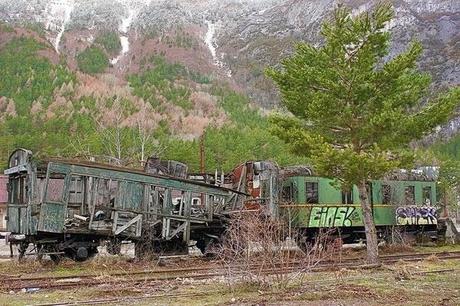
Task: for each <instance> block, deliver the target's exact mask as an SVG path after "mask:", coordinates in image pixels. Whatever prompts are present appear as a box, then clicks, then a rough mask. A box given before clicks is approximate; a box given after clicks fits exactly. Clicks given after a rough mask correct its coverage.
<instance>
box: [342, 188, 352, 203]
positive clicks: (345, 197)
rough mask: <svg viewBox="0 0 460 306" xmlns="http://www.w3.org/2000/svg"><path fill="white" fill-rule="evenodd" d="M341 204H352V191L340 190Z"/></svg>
mask: <svg viewBox="0 0 460 306" xmlns="http://www.w3.org/2000/svg"><path fill="white" fill-rule="evenodd" d="M342 204H353V190H342Z"/></svg>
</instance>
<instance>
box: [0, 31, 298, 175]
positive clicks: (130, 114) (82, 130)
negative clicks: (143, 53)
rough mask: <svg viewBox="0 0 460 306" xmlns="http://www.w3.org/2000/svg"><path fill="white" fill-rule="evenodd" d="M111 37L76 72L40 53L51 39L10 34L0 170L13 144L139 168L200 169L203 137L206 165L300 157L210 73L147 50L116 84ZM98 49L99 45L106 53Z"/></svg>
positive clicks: (3, 78)
mask: <svg viewBox="0 0 460 306" xmlns="http://www.w3.org/2000/svg"><path fill="white" fill-rule="evenodd" d="M111 43H112V42H111V38H110V37H106V38H105V39H100V40H99V42H98V43H97V44H95V45H93V46H90V47H88V48H87V49H85V50H84V51H83V52H81V53H80V54H79V55H78V56H77V63H78V68H79V70H81V71H82V72H83V73H80V72H76V71H72V70H71V69H69V68H68V66H67V64H66V58H65V57H61V59H60V62H59V63H58V64H53V62H52V61H51V60H50V58H48V57H47V56H46V55H44V54H45V53H44V52H45V51H49V52H52V51H53V50H52V49H51V47H50V46H49V45H46V44H43V43H40V42H38V41H36V40H35V39H34V38H32V37H20V38H13V39H11V40H9V41H8V42H7V43H5V44H3V45H2V46H1V49H0V70H1V71H2V73H1V74H0V114H1V115H0V165H1V166H0V167H2V168H4V167H5V166H6V162H7V158H8V156H9V154H10V153H11V152H12V150H14V149H15V148H18V147H24V148H29V149H31V150H32V151H34V152H36V153H38V154H39V155H42V156H63V157H79V158H88V157H89V156H96V157H99V158H101V159H103V160H104V161H107V160H108V161H111V162H114V161H116V162H118V163H120V164H124V165H131V166H140V160H142V159H144V160H145V158H146V157H147V156H149V155H151V154H157V155H159V156H160V157H161V158H164V159H176V160H180V161H183V162H185V163H187V164H189V167H190V169H191V170H192V171H197V170H198V169H199V140H198V138H199V136H200V135H201V134H203V133H204V134H205V151H206V166H207V169H208V170H210V171H213V169H222V170H225V171H228V170H229V169H231V168H233V167H234V166H235V165H237V164H238V163H240V162H243V161H245V160H250V159H273V160H275V161H277V162H279V163H281V164H290V163H299V162H305V161H302V160H299V159H298V158H296V157H294V156H292V155H291V154H289V153H288V152H287V151H286V149H285V147H284V145H283V144H282V143H281V142H280V141H279V140H278V139H276V138H275V137H273V136H271V135H270V133H269V132H268V124H267V120H266V118H265V117H264V116H263V115H261V114H260V112H259V111H258V110H256V109H255V108H252V107H251V106H250V104H249V100H248V99H247V97H245V96H244V95H242V94H239V93H236V92H235V91H233V90H231V89H230V88H228V87H227V86H226V85H225V84H222V83H220V82H217V81H213V80H212V78H211V77H209V76H206V75H203V74H200V73H197V72H195V71H192V70H190V69H188V68H187V67H186V66H185V65H183V64H179V63H171V62H168V61H167V60H166V58H164V57H162V56H158V55H150V56H148V57H146V58H145V59H144V60H143V65H142V67H141V70H140V71H139V72H138V73H136V74H132V75H129V76H128V77H127V81H128V84H127V85H119V82H118V81H117V80H116V79H115V77H114V76H112V75H106V74H103V72H104V71H105V70H106V69H107V67H108V58H107V54H106V52H107V51H114V50H115V49H114V48H112V47H111V46H112V45H111ZM100 45H103V46H105V47H104V48H105V49H106V50H102V49H101V48H100V47H98V46H100Z"/></svg>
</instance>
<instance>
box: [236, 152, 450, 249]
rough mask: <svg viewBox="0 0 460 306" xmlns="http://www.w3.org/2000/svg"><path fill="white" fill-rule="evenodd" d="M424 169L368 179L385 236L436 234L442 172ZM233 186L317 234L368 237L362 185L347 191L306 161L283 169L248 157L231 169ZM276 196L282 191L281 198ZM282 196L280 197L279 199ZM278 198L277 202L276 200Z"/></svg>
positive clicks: (310, 235)
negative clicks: (330, 232) (438, 184)
mask: <svg viewBox="0 0 460 306" xmlns="http://www.w3.org/2000/svg"><path fill="white" fill-rule="evenodd" d="M421 172H423V171H417V172H412V171H401V172H398V173H397V174H396V173H395V174H394V175H393V176H392V177H388V178H386V179H384V180H374V181H370V182H369V183H368V188H367V189H368V193H369V199H370V202H371V206H372V211H373V215H374V221H375V224H376V227H377V230H378V233H379V236H380V237H381V238H389V235H391V233H392V232H393V233H394V230H395V229H397V230H399V232H408V233H412V234H419V233H425V234H427V235H430V236H432V237H433V238H434V237H435V236H436V235H437V234H438V233H442V230H443V228H442V227H441V226H440V224H438V219H439V218H438V216H439V210H440V207H439V206H438V205H437V191H436V177H435V175H433V173H421ZM229 177H230V178H231V182H232V185H231V187H232V188H235V189H238V190H240V191H244V192H246V193H248V194H251V195H252V197H253V198H255V199H257V200H258V202H259V203H265V205H266V210H267V211H268V212H269V214H271V215H272V216H276V217H277V218H282V219H283V218H284V220H287V219H289V220H288V221H289V224H291V225H292V226H294V227H295V228H296V229H297V230H298V231H299V232H300V233H301V235H302V239H310V238H314V236H315V235H316V234H317V233H318V231H319V230H320V229H326V228H327V229H330V228H335V229H337V234H339V235H340V237H341V238H342V239H344V240H345V241H348V242H352V241H357V240H360V239H364V238H365V233H364V223H363V218H362V209H361V205H360V201H359V195H358V190H357V187H356V186H354V187H353V188H351V190H349V191H346V190H342V188H340V186H338V185H337V184H331V183H332V182H333V180H331V179H327V178H323V177H318V176H315V175H314V173H313V171H312V170H311V169H310V168H308V167H305V166H297V167H287V168H282V169H279V168H278V167H277V166H276V165H275V164H273V163H270V162H267V161H264V162H246V163H244V164H242V165H239V166H238V167H237V168H235V170H234V171H232V172H231V175H230V176H229ZM273 195H278V198H275V197H274V196H273ZM275 199H276V200H275ZM274 201H275V202H274Z"/></svg>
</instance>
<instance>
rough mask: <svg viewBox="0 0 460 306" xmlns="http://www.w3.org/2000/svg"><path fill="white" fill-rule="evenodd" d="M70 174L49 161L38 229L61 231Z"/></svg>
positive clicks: (65, 213) (62, 229) (64, 216)
mask: <svg viewBox="0 0 460 306" xmlns="http://www.w3.org/2000/svg"><path fill="white" fill-rule="evenodd" d="M69 183H70V175H67V174H66V173H65V170H64V169H60V167H59V165H57V164H53V163H50V164H49V165H48V172H47V178H46V187H45V197H44V200H43V203H42V205H41V207H40V217H39V221H38V231H42V232H50V233H62V232H63V231H64V221H65V218H66V215H67V198H68V192H67V189H68V186H69Z"/></svg>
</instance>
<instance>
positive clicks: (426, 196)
mask: <svg viewBox="0 0 460 306" xmlns="http://www.w3.org/2000/svg"><path fill="white" fill-rule="evenodd" d="M423 204H424V205H431V186H425V187H423Z"/></svg>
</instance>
